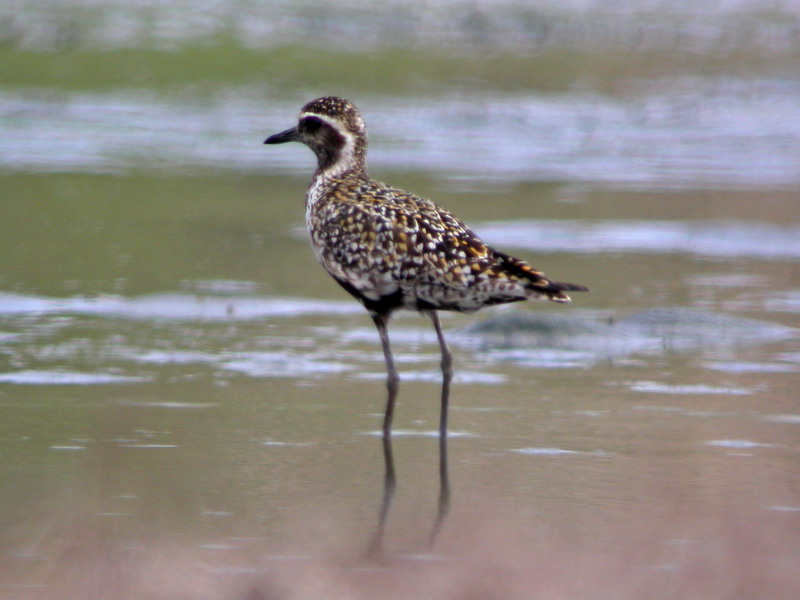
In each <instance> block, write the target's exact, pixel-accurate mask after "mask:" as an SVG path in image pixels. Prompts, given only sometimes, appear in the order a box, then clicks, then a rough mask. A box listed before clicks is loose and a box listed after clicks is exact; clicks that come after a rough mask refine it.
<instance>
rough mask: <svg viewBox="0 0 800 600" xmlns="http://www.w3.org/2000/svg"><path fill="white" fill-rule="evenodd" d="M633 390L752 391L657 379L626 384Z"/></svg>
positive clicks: (679, 392)
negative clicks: (674, 382) (660, 381)
mask: <svg viewBox="0 0 800 600" xmlns="http://www.w3.org/2000/svg"><path fill="white" fill-rule="evenodd" d="M628 387H629V388H630V390H631V391H633V392H642V393H645V394H671V395H687V394H688V395H691V394H722V395H729V396H747V395H750V394H752V393H753V391H752V390H748V389H746V388H739V387H728V386H716V385H705V384H677V385H673V384H667V383H659V382H657V381H634V382H632V383H629V384H628Z"/></svg>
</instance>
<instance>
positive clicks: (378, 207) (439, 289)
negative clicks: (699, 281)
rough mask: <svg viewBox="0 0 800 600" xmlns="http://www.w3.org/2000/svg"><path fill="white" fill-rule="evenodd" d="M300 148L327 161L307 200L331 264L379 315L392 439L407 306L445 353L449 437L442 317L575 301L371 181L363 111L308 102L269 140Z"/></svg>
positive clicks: (448, 220)
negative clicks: (394, 316) (398, 339)
mask: <svg viewBox="0 0 800 600" xmlns="http://www.w3.org/2000/svg"><path fill="white" fill-rule="evenodd" d="M289 141H297V142H302V143H304V144H306V145H307V146H308V147H309V148H311V150H312V151H313V152H314V154H315V155H316V156H317V170H316V172H315V173H314V177H313V179H312V181H311V185H310V186H309V188H308V192H307V193H306V225H307V226H308V230H309V233H310V235H311V244H312V246H313V248H314V251H315V253H316V255H317V257H318V258H319V260H320V262H321V263H322V265H323V266H324V267H325V269H326V270H327V271H328V273H330V274H331V276H333V278H334V279H335V280H336V281H337V282H339V284H340V285H342V287H344V288H345V289H346V290H347V291H348V292H350V293H351V294H352V295H353V296H355V297H356V298H357V299H358V300H359V301H360V302H361V303H362V304H364V306H365V307H366V308H367V310H368V311H369V312H370V314H371V315H372V318H373V320H374V321H375V324H376V326H377V327H378V331H379V333H380V335H381V342H382V344H383V350H384V355H385V358H386V364H387V370H388V371H389V381H388V387H389V400H388V402H387V410H386V417H385V420H384V434H385V435H388V433H389V430H390V427H391V419H392V410H393V405H394V397H395V395H396V393H397V372H396V369H395V368H394V362H393V358H392V355H391V349H390V347H389V340H388V335H387V332H386V323H387V321H388V318H389V316H390V315H391V313H392V312H393V311H395V310H397V309H403V308H404V309H409V310H417V311H422V312H426V313H427V314H429V315H430V316H431V318H432V319H433V323H434V326H435V328H436V332H437V335H438V337H439V343H440V347H441V350H442V371H443V374H444V380H443V389H442V420H441V423H440V430H441V433H442V435H444V431H445V428H446V414H447V413H446V406H447V395H448V389H449V383H450V377H451V376H452V371H451V370H450V366H449V365H450V354H449V351H448V349H447V345H446V343H445V341H444V337H443V335H442V333H441V328H440V325H439V320H438V316H437V313H436V311H438V310H453V311H461V312H471V311H475V310H478V309H479V308H481V307H483V306H488V305H492V304H502V303H507V302H517V301H520V300H527V299H530V298H543V299H548V300H553V301H556V302H569V300H570V299H569V296H567V295H566V294H565V293H564V292H565V291H570V290H572V291H585V290H586V288H585V287H583V286H580V285H575V284H570V283H560V282H554V281H551V280H549V279H547V278H546V277H545V276H544V275H543V274H542V273H541V272H540V271H537V270H536V269H534V268H532V267H531V266H529V265H528V264H527V263H526V262H524V261H522V260H520V259H517V258H514V257H512V256H509V255H507V254H505V253H503V252H500V251H498V250H495V249H493V248H491V247H489V246H487V245H486V244H484V243H483V241H481V239H480V238H479V237H478V236H477V235H475V233H473V232H472V230H471V229H470V228H469V227H467V226H466V225H465V224H464V223H463V222H462V221H461V220H460V219H458V218H457V217H455V216H454V215H453V214H451V213H450V212H448V211H446V210H445V209H443V208H441V207H440V206H438V205H437V204H435V203H434V202H432V201H430V200H428V199H426V198H421V197H420V196H416V195H414V194H410V193H408V192H405V191H403V190H400V189H397V188H393V187H390V186H387V185H385V184H383V183H380V182H377V181H375V180H373V179H371V178H370V177H369V176H368V175H367V170H366V148H367V132H366V126H365V124H364V120H363V118H362V117H361V114H360V113H359V111H358V109H357V108H356V107H355V106H354V105H353V104H352V103H350V102H349V101H347V100H345V99H343V98H336V97H325V98H319V99H317V100H314V101H312V102H309V103H308V104H306V105H305V106H304V107H303V108H302V109H301V111H300V117H299V121H298V124H297V126H296V127H294V128H291V129H288V130H286V131H284V132H282V133H278V134H276V135H273V136H271V137H269V138H268V139H267V140H266V142H265V143H267V144H278V143H283V142H289Z"/></svg>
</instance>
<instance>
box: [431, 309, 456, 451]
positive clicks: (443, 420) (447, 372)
mask: <svg viewBox="0 0 800 600" xmlns="http://www.w3.org/2000/svg"><path fill="white" fill-rule="evenodd" d="M428 314H429V315H430V317H431V320H432V321H433V328H434V329H436V337H438V338H439V349H440V350H441V352H442V363H441V364H442V412H441V416H440V417H439V442H440V444H441V443H442V441H443V440H445V439H446V437H447V406H448V404H449V402H450V382H451V381H452V380H453V355H452V354H451V353H450V348H448V347H447V342H446V341H445V339H444V334H443V333H442V324H441V323H440V322H439V313H437V312H436V311H435V310H432V311H430V313H428ZM446 452H447V451H446V450H445V453H446Z"/></svg>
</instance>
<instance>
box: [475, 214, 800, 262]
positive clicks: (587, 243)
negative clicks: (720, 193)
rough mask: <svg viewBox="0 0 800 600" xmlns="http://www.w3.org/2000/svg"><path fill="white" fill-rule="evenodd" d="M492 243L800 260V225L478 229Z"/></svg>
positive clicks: (533, 224) (573, 224) (517, 224)
mask: <svg viewBox="0 0 800 600" xmlns="http://www.w3.org/2000/svg"><path fill="white" fill-rule="evenodd" d="M475 230H476V231H477V232H478V233H479V234H480V235H481V237H482V238H483V239H485V240H486V241H487V242H488V243H490V244H491V243H497V244H499V243H502V244H504V245H506V246H514V247H516V248H524V249H526V250H537V251H540V252H541V251H545V252H546V251H551V252H560V251H567V252H588V253H592V254H596V253H598V252H614V253H620V252H631V253H635V254H650V253H655V254H695V255H699V256H709V257H737V256H752V257H759V258H770V259H775V260H794V259H797V258H800V225H797V224H785V225H779V224H774V223H767V222H754V221H735V220H708V221H652V220H650V221H637V220H626V221H617V220H614V221H611V220H606V221H593V222H584V221H561V220H524V221H496V222H490V223H483V224H477V225H476V227H475Z"/></svg>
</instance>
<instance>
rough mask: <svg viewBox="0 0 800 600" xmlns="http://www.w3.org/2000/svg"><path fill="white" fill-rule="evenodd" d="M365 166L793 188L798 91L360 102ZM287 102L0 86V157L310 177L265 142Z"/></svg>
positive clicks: (694, 87)
mask: <svg viewBox="0 0 800 600" xmlns="http://www.w3.org/2000/svg"><path fill="white" fill-rule="evenodd" d="M361 105H362V106H361V108H362V110H363V112H364V113H365V115H366V118H367V121H368V124H369V126H370V132H371V142H372V143H371V148H370V164H371V166H372V167H373V170H396V169H400V170H421V171H428V172H433V173H437V174H440V175H441V176H444V177H450V178H456V179H461V180H463V179H466V180H473V181H481V180H485V181H491V180H497V179H504V180H509V179H510V180H540V181H542V180H544V181H547V180H553V181H593V182H604V183H609V184H625V185H633V186H643V187H647V188H664V187H666V188H673V187H678V188H680V187H705V186H708V187H720V188H736V187H751V186H764V185H769V186H777V187H791V186H797V185H798V184H800V88H798V85H797V84H796V83H792V82H781V81H774V80H761V81H749V82H747V84H746V85H745V84H743V83H742V84H738V83H736V82H732V83H731V82H728V83H720V82H719V81H710V80H705V79H697V78H692V79H691V80H689V79H681V80H675V81H671V82H664V81H657V82H655V83H651V84H648V85H642V86H639V89H638V90H637V91H633V92H631V94H630V95H627V96H623V97H614V98H612V97H608V96H600V95H597V94H594V93H584V92H574V93H561V94H552V95H544V94H537V93H526V94H515V95H503V96H496V95H492V94H491V93H478V94H475V93H471V94H470V95H469V97H466V96H464V95H461V94H452V93H451V94H449V95H447V96H444V97H439V98H437V99H416V100H413V101H409V100H408V99H402V100H401V99H398V98H388V97H385V96H374V97H371V98H364V99H361ZM297 110H298V106H297V103H296V102H292V103H287V102H286V101H279V102H276V101H274V100H272V99H270V94H269V93H268V92H266V91H264V90H260V91H256V90H245V89H242V90H235V91H232V92H229V93H224V94H222V93H220V94H217V95H216V96H214V97H212V98H210V99H205V100H203V101H199V100H194V101H192V100H191V99H189V98H176V97H172V96H170V97H167V96H162V95H159V94H156V93H152V92H143V91H142V92H137V91H128V92H106V93H79V92H74V93H64V94H61V93H58V94H44V93H40V92H36V91H33V90H27V91H5V92H0V164H2V165H3V169H4V170H14V171H32V172H58V171H83V172H119V171H126V170H130V169H135V168H141V167H144V168H152V169H165V168H167V169H172V170H175V169H188V170H191V169H200V168H203V169H205V168H219V169H226V170H234V171H239V172H242V171H244V172H260V173H283V172H286V171H292V172H295V173H297V174H300V175H305V174H308V173H309V172H310V170H311V168H312V166H313V157H312V156H311V154H310V153H309V152H308V150H307V149H305V148H302V147H300V146H299V145H297V146H296V147H290V148H287V149H282V151H281V152H269V151H267V150H268V149H265V148H264V147H263V146H262V144H261V142H262V141H263V138H264V137H265V136H266V135H268V134H270V133H273V132H274V131H278V130H281V129H283V128H285V127H288V126H290V125H291V124H292V122H293V121H294V119H295V115H296V113H297Z"/></svg>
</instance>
